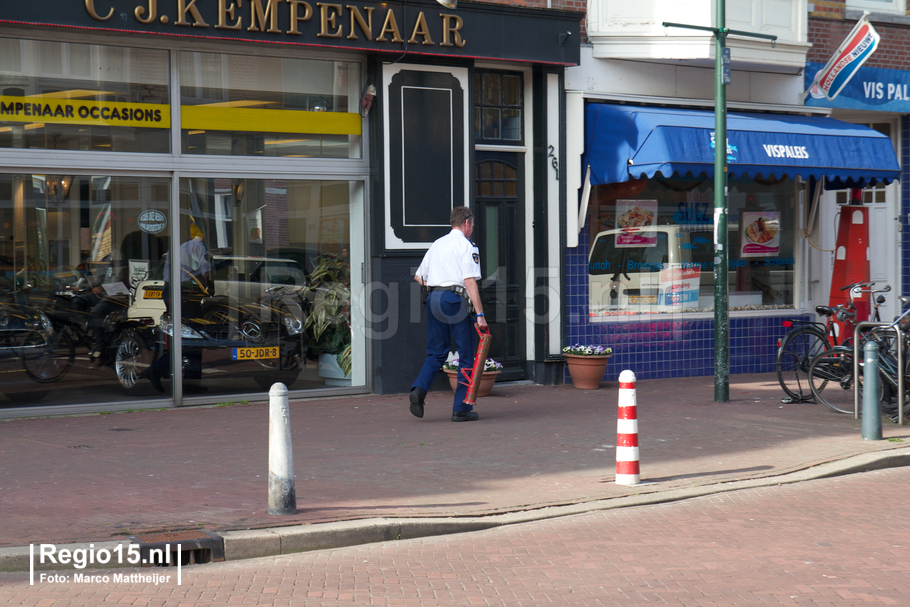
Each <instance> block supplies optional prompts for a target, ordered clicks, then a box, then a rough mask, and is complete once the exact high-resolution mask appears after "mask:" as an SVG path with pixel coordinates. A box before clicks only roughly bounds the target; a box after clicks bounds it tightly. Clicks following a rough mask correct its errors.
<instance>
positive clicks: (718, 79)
mask: <svg viewBox="0 0 910 607" xmlns="http://www.w3.org/2000/svg"><path fill="white" fill-rule="evenodd" d="M715 1H716V3H717V22H716V23H715V24H714V26H715V27H716V28H717V33H716V34H715V35H714V402H718V403H725V402H727V401H729V400H730V324H729V318H728V317H729V313H728V311H727V304H728V293H727V272H728V270H727V263H728V262H727V258H728V251H727V89H726V88H725V85H724V78H723V71H724V70H723V49H724V47H725V46H726V44H727V33H726V16H725V6H724V3H725V0H715Z"/></svg>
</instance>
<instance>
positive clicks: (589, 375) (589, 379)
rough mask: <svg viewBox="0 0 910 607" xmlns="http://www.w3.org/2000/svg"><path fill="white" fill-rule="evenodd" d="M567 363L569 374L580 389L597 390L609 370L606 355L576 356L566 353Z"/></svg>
mask: <svg viewBox="0 0 910 607" xmlns="http://www.w3.org/2000/svg"><path fill="white" fill-rule="evenodd" d="M565 357H566V364H568V365H569V375H571V376H572V385H574V386H575V387H576V388H579V389H580V390H596V389H598V388H599V387H600V381H601V380H602V379H603V377H604V373H605V372H606V370H607V361H608V360H610V355H606V356H576V355H575V354H566V355H565Z"/></svg>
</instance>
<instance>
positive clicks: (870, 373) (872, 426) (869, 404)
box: [856, 339, 882, 440]
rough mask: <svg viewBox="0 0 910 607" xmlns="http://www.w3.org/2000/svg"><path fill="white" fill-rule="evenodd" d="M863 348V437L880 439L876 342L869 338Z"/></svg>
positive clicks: (880, 418)
mask: <svg viewBox="0 0 910 607" xmlns="http://www.w3.org/2000/svg"><path fill="white" fill-rule="evenodd" d="M864 350H865V355H866V364H865V365H864V367H863V424H862V428H863V439H864V440H882V404H881V403H880V402H879V401H878V382H879V377H878V344H877V343H875V342H874V341H872V340H871V339H870V340H869V341H867V342H866V347H865V348H864ZM856 383H859V382H856Z"/></svg>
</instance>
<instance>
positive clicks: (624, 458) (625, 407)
mask: <svg viewBox="0 0 910 607" xmlns="http://www.w3.org/2000/svg"><path fill="white" fill-rule="evenodd" d="M640 474H641V471H640V470H639V466H638V403H637V402H636V398H635V374H634V373H632V371H629V370H628V369H626V370H625V371H623V372H622V373H620V374H619V415H618V416H617V420H616V484H617V485H637V484H638V483H640V482H641V475H640Z"/></svg>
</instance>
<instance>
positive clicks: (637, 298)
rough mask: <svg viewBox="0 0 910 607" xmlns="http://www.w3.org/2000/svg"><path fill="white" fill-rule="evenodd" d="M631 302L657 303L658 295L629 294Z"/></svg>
mask: <svg viewBox="0 0 910 607" xmlns="http://www.w3.org/2000/svg"><path fill="white" fill-rule="evenodd" d="M629 303H630V304H656V303H657V295H629Z"/></svg>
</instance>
